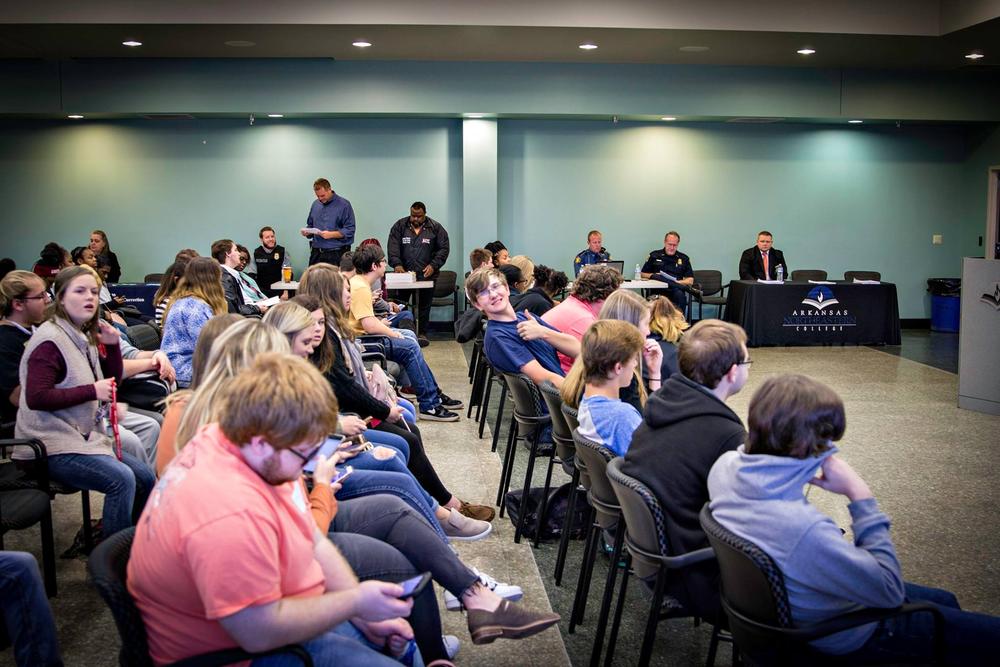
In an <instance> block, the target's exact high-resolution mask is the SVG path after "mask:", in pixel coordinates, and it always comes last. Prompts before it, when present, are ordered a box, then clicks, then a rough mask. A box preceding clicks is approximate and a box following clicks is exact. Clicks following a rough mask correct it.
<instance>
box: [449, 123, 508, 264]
mask: <svg viewBox="0 0 1000 667" xmlns="http://www.w3.org/2000/svg"><path fill="white" fill-rule="evenodd" d="M497 190H498V184H497V121H496V120H494V119H466V120H464V121H462V248H461V251H462V257H461V262H460V264H459V266H461V267H462V269H461V270H460V271H459V276H461V275H463V274H464V273H465V272H466V271H467V270H468V269H469V266H468V265H469V259H468V258H469V253H470V252H471V251H472V249H473V248H476V247H480V246H482V244H484V243H488V242H490V241H492V240H494V239H497V238H499V235H498V233H497V224H498V220H497V218H498V214H497ZM454 250H458V248H454V249H453V252H454Z"/></svg>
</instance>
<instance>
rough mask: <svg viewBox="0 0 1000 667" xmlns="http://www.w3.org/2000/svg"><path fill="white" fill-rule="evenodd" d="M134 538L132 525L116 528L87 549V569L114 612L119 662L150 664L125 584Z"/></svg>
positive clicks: (136, 610) (142, 631)
mask: <svg viewBox="0 0 1000 667" xmlns="http://www.w3.org/2000/svg"><path fill="white" fill-rule="evenodd" d="M134 539H135V527H132V528H126V529H125V530H120V531H118V532H117V533H115V534H114V535H111V536H109V537H107V538H106V539H105V540H104V541H102V542H101V543H100V544H98V545H97V546H96V547H95V548H94V550H93V551H92V552H91V553H90V558H89V559H88V560H87V572H88V573H89V575H90V580H91V581H92V582H93V584H94V586H95V587H96V588H97V592H98V593H100V595H101V598H103V599H104V602H105V603H107V605H108V607H109V608H110V609H111V615H112V616H114V619H115V626H117V628H118V635H119V637H120V638H121V641H122V648H121V653H120V655H119V662H120V664H122V665H140V666H142V667H146V666H150V667H151V666H152V664H153V661H152V660H151V659H150V657H149V644H148V642H147V639H146V626H145V625H144V624H143V622H142V615H140V613H139V608H138V607H136V606H135V600H133V599H132V595H131V594H129V592H128V587H127V586H126V585H125V579H126V570H127V568H128V558H129V554H130V553H131V552H132V540H134Z"/></svg>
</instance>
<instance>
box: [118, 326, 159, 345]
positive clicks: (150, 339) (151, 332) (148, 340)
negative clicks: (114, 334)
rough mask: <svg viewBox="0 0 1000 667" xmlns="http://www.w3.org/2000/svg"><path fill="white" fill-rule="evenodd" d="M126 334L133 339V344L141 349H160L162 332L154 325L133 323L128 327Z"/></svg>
mask: <svg viewBox="0 0 1000 667" xmlns="http://www.w3.org/2000/svg"><path fill="white" fill-rule="evenodd" d="M125 334H126V335H127V336H128V338H129V340H130V341H132V344H133V345H135V346H136V347H137V348H139V349H140V350H147V351H150V350H158V349H160V333H159V332H158V331H157V330H156V327H154V326H152V325H149V324H133V325H132V326H130V327H126V329H125Z"/></svg>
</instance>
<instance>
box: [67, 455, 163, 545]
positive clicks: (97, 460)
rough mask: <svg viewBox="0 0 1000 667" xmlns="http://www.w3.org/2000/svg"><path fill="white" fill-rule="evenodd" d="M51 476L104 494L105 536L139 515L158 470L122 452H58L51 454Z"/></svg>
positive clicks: (79, 487) (154, 482)
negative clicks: (103, 453) (115, 455)
mask: <svg viewBox="0 0 1000 667" xmlns="http://www.w3.org/2000/svg"><path fill="white" fill-rule="evenodd" d="M49 477H51V478H52V479H54V480H56V481H57V482H61V483H63V484H67V485H69V486H73V487H76V488H78V489H86V490H88V491H97V492H99V493H103V494H104V514H103V517H102V518H103V521H104V528H103V530H104V536H105V537H107V536H108V535H114V534H115V533H117V532H118V531H119V530H123V529H125V528H128V527H129V526H131V525H132V524H133V523H135V521H134V520H135V519H137V518H138V517H139V514H140V513H141V512H142V508H143V506H145V504H146V498H148V497H149V492H150V491H151V490H152V489H153V486H155V485H156V474H155V473H154V472H153V469H152V468H150V467H149V466H148V465H146V464H145V463H143V462H142V461H140V460H139V459H137V458H136V457H134V456H132V455H131V454H129V453H128V452H124V451H123V452H122V460H121V461H119V460H118V459H116V458H115V457H114V456H106V455H101V454H56V455H55V456H50V457H49Z"/></svg>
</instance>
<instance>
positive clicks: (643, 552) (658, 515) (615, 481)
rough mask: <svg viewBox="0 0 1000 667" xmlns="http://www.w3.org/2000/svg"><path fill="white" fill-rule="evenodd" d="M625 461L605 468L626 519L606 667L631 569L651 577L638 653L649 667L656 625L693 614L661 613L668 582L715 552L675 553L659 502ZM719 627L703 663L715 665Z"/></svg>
mask: <svg viewBox="0 0 1000 667" xmlns="http://www.w3.org/2000/svg"><path fill="white" fill-rule="evenodd" d="M623 461H624V459H622V458H616V459H614V460H613V461H611V463H609V464H608V470H607V475H608V480H609V481H610V483H611V488H612V489H613V490H614V492H615V496H617V498H618V502H619V504H620V505H621V511H622V517H623V518H624V519H625V547H626V552H625V564H626V567H625V574H624V575H623V576H622V585H621V589H620V591H619V592H618V605H617V607H616V608H615V618H614V622H613V623H612V624H611V635H610V637H609V638H608V654H607V658H606V660H605V664H606V665H610V664H611V663H612V660H613V658H614V651H615V644H616V643H617V640H618V629H619V628H620V627H621V618H622V610H623V608H624V606H625V591H626V588H627V585H628V579H629V575H630V571H631V572H632V573H634V574H635V575H636V576H638V577H640V578H643V579H649V578H652V577H655V581H656V583H655V584H654V587H653V599H652V602H651V603H650V605H649V612H648V614H647V616H646V631H645V633H644V634H643V637H642V647H641V649H640V651H639V662H638V664H639V665H648V664H649V661H650V658H651V656H652V653H653V640H654V639H655V638H656V627H657V625H658V623H659V622H660V621H661V620H664V619H667V618H687V617H691V616H695V614H694V612H693V611H692V610H688V609H686V608H684V607H677V606H671V607H669V608H668V609H666V610H663V609H662V606H663V599H664V591H665V588H666V583H667V578H668V577H670V576H684V575H683V571H684V569H685V568H688V567H691V566H692V565H697V564H698V563H703V562H705V561H707V560H713V559H714V558H715V554H714V553H713V552H712V549H711V548H710V547H705V548H703V549H698V550H696V551H692V552H689V553H686V554H681V555H679V556H678V555H673V554H672V551H671V549H670V541H669V539H668V537H667V527H666V521H667V518H666V516H665V514H664V512H663V508H662V507H661V506H660V501H659V500H658V499H657V498H656V496H654V495H653V492H652V491H650V490H649V487H647V486H646V485H645V484H643V483H642V482H640V481H639V480H637V479H635V478H634V477H630V476H628V475H626V474H625V473H623V472H622V469H621V467H622V462H623ZM722 637H723V635H722V629H721V628H720V627H719V626H718V625H716V626H715V628H714V629H713V630H712V640H711V643H710V644H709V648H708V659H707V661H706V664H707V665H708V666H709V667H711V665H714V664H715V653H716V650H717V648H718V645H719V639H720V638H722Z"/></svg>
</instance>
